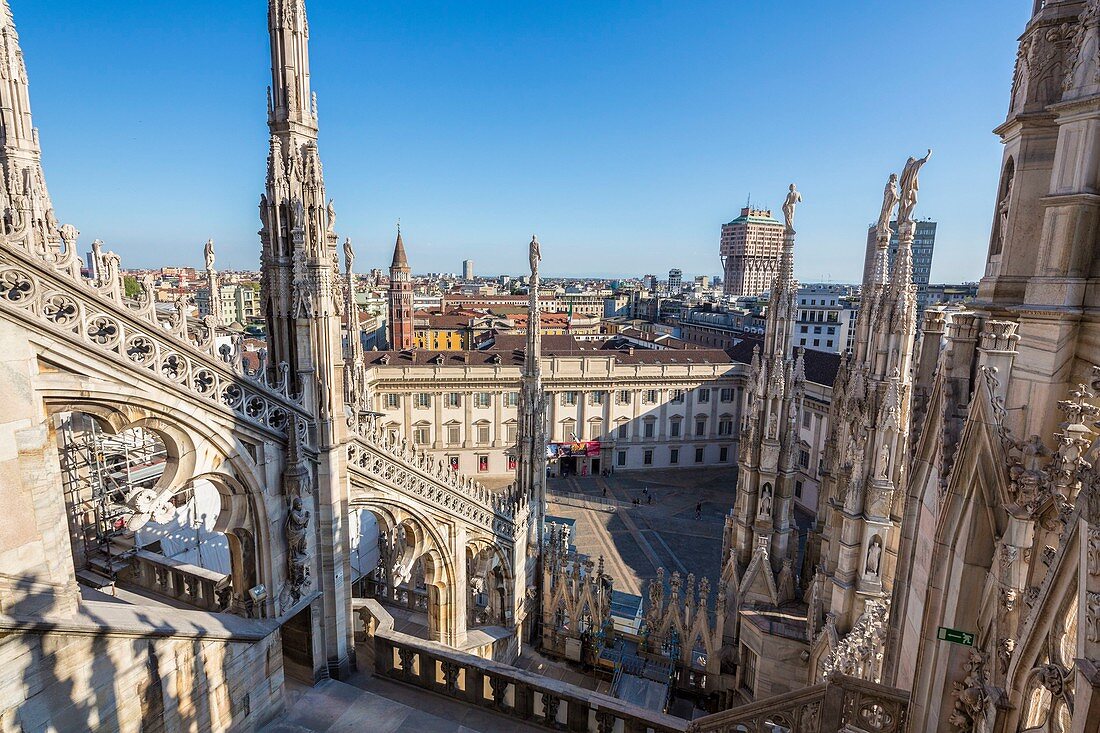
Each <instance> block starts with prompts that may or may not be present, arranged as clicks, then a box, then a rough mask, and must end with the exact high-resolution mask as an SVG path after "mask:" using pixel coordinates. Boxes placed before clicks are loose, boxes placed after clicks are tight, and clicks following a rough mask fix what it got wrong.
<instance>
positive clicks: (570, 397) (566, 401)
mask: <svg viewBox="0 0 1100 733" xmlns="http://www.w3.org/2000/svg"><path fill="white" fill-rule="evenodd" d="M561 403H562V404H563V405H575V404H577V393H576V392H562V393H561Z"/></svg>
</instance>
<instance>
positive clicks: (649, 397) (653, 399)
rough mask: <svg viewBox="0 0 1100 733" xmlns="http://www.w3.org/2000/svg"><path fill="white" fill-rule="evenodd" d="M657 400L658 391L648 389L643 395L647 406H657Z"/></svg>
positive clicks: (643, 400)
mask: <svg viewBox="0 0 1100 733" xmlns="http://www.w3.org/2000/svg"><path fill="white" fill-rule="evenodd" d="M657 399H658V394H657V390H655V389H647V390H646V391H645V392H643V393H642V402H644V403H646V404H647V405H655V404H657Z"/></svg>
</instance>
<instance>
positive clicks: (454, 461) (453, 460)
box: [447, 456, 458, 471]
mask: <svg viewBox="0 0 1100 733" xmlns="http://www.w3.org/2000/svg"><path fill="white" fill-rule="evenodd" d="M447 464H448V465H449V466H450V467H451V470H452V471H457V470H458V456H447Z"/></svg>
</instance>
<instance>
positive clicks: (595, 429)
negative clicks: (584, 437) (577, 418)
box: [588, 419, 603, 440]
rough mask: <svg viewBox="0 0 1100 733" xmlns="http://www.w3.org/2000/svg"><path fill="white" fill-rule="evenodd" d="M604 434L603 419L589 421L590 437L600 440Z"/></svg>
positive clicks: (590, 438)
mask: <svg viewBox="0 0 1100 733" xmlns="http://www.w3.org/2000/svg"><path fill="white" fill-rule="evenodd" d="M602 435H603V420H600V419H595V420H589V421H588V439H589V440H599V439H600V437H601V436H602Z"/></svg>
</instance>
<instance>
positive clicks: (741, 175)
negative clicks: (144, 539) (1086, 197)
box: [11, 0, 1031, 281]
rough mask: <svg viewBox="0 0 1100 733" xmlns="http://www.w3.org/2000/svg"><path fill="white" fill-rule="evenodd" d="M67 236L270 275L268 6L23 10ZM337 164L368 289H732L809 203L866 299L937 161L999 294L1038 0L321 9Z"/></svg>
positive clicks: (320, 39) (942, 189)
mask: <svg viewBox="0 0 1100 733" xmlns="http://www.w3.org/2000/svg"><path fill="white" fill-rule="evenodd" d="M11 5H12V9H13V11H14V12H15V17H16V23H17V26H18V29H19V32H20V35H21V37H22V42H23V48H24V51H25V54H26V57H27V61H28V67H29V74H30V79H31V100H32V105H33V107H34V112H35V121H36V124H37V125H38V127H39V128H40V130H41V139H42V144H43V148H44V153H45V166H46V176H47V181H48V183H49V186H50V192H51V194H52V196H53V199H54V204H55V206H56V208H57V210H58V215H59V218H60V219H61V220H62V221H65V222H71V223H73V224H75V225H76V226H77V228H78V229H80V230H81V232H82V240H81V241H82V244H83V246H84V247H87V246H88V245H89V243H90V242H91V240H92V239H93V238H100V239H103V240H104V241H105V242H106V245H107V247H108V248H111V249H114V250H115V251H117V252H119V253H120V254H122V255H123V264H124V266H131V267H139V266H153V265H159V264H195V265H197V264H199V263H201V260H202V244H203V242H205V240H206V239H207V238H208V237H214V239H215V240H216V242H217V247H218V252H219V266H221V267H225V268H245V267H254V266H255V264H256V261H257V258H258V252H259V241H258V238H257V236H256V234H255V232H256V230H257V229H258V227H259V220H258V217H257V212H256V204H257V201H258V199H259V195H260V193H261V191H262V186H263V181H264V167H265V157H266V150H267V143H266V115H265V89H266V86H267V84H268V83H269V79H270V72H269V56H268V51H267V28H266V11H267V3H266V2H264V0H228V2H226V1H224V0H223V1H222V2H211V1H209V0H191V1H190V2H187V3H180V2H178V0H174V1H171V2H169V0H142V1H141V2H138V1H137V0H130V1H129V2H115V3H88V2H86V0H50V2H43V1H42V0H11ZM308 6H309V12H310V19H311V32H312V38H311V41H312V45H311V50H312V58H313V86H314V90H315V91H316V92H317V93H318V96H319V107H320V116H321V155H322V159H323V160H324V162H325V176H326V183H327V186H328V191H329V195H330V196H332V197H334V198H335V199H336V206H337V211H338V213H339V225H338V229H339V231H340V233H341V235H345V236H350V237H352V239H353V240H354V241H355V243H356V250H357V252H358V258H357V267H358V268H360V269H366V268H368V267H373V266H384V265H387V264H388V262H389V258H390V254H391V253H392V242H393V235H394V223H395V221H396V220H397V219H398V218H400V219H401V221H402V230H403V232H404V234H405V242H406V246H407V248H408V251H409V257H410V260H411V264H412V265H413V269H414V270H415V271H417V272H426V271H448V272H457V271H459V270H460V263H461V260H462V259H464V258H467V257H470V258H472V259H474V261H475V268H476V270H477V271H478V272H479V273H486V272H490V273H496V272H508V271H512V272H519V271H521V270H522V268H523V267H524V266H525V260H526V242H527V241H528V239H529V238H530V235H531V233H532V232H537V233H538V234H539V238H540V240H542V241H543V252H544V256H545V259H546V264H545V268H546V270H547V274H550V275H586V274H592V275H601V274H622V275H635V276H640V275H642V274H645V273H648V272H652V273H657V274H661V275H663V274H667V272H668V269H669V268H670V267H680V268H682V269H683V270H684V271H685V274H687V273H691V274H714V273H717V272H718V271H719V263H718V237H719V230H720V227H721V225H722V223H723V222H725V221H728V220H730V219H732V218H733V217H735V216H736V215H737V213H738V211H739V209H740V207H741V206H743V205H744V203H745V201H746V199H747V197H748V196H749V195H750V194H751V196H752V200H753V202H754V203H758V204H768V205H771V206H772V207H773V208H775V209H778V207H779V204H780V203H781V201H782V198H783V194H784V192H785V189H786V186H787V184H788V183H790V182H791V181H795V182H797V184H798V186H799V188H800V189H801V190H802V191H803V195H804V197H805V202H804V204H803V205H802V207H801V208H800V210H799V215H798V219H799V227H798V229H799V239H798V251H797V267H796V274H797V275H798V277H799V278H800V279H802V280H804V281H816V280H824V279H831V280H840V281H855V280H858V278H859V277H860V274H861V270H862V263H863V257H862V251H863V246H864V243H865V237H866V226H867V224H868V223H869V222H870V221H872V220H873V219H874V218H875V217H876V216H877V212H878V209H879V206H880V203H881V192H882V187H883V184H884V183H885V180H886V177H887V175H888V174H889V172H890V171H897V170H899V169H900V168H901V166H902V165H903V164H904V162H905V158H906V157H907V156H908V155H910V154H914V153H923V151H924V150H925V148H928V147H932V148H935V155H934V157H933V160H932V161H931V162H930V163H929V164H928V165H927V166H926V167H925V169H924V171H923V172H922V176H921V199H920V204H919V206H918V210H917V215H918V216H930V217H933V218H935V219H937V220H938V221H939V222H940V229H939V240H938V243H937V251H936V256H935V260H934V263H933V268H932V279H933V280H934V281H962V280H969V279H977V277H978V276H979V275H980V273H981V268H982V263H983V262H984V257H985V251H986V247H987V243H988V235H989V225H990V222H991V220H992V212H993V203H994V202H993V198H994V195H995V186H996V178H997V170H998V166H999V161H1000V156H1001V150H1000V144H999V142H998V141H997V139H996V137H995V136H994V135H992V134H991V133H990V130H991V129H992V128H994V127H995V126H996V125H998V124H999V123H1000V122H1002V121H1003V119H1004V113H1005V110H1006V108H1007V105H1008V92H1009V87H1010V83H1011V78H1012V65H1013V60H1014V58H1015V46H1016V40H1015V39H1016V37H1017V36H1018V34H1019V33H1020V32H1021V31H1022V30H1023V27H1024V24H1025V22H1026V20H1027V16H1028V12H1029V10H1030V6H1031V2H1030V0H1009V1H1008V2H1006V1H1005V0H965V1H964V2H958V0H921V1H920V2H909V3H899V2H882V1H881V0H863V1H853V2H822V1H821V0H813V1H810V0H788V1H787V2H771V1H765V0H725V1H724V2H721V1H705V0H669V1H666V2H656V1H652V0H631V1H630V2H627V1H625V0H595V1H594V0H587V1H586V2H574V1H572V0H558V1H557V2H553V3H547V2H529V1H528V0H499V1H498V0H486V1H484V2H438V1H434V2H429V1H419V0H356V1H354V2H349V1H347V0H345V1H343V2H339V1H338V0H308Z"/></svg>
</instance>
